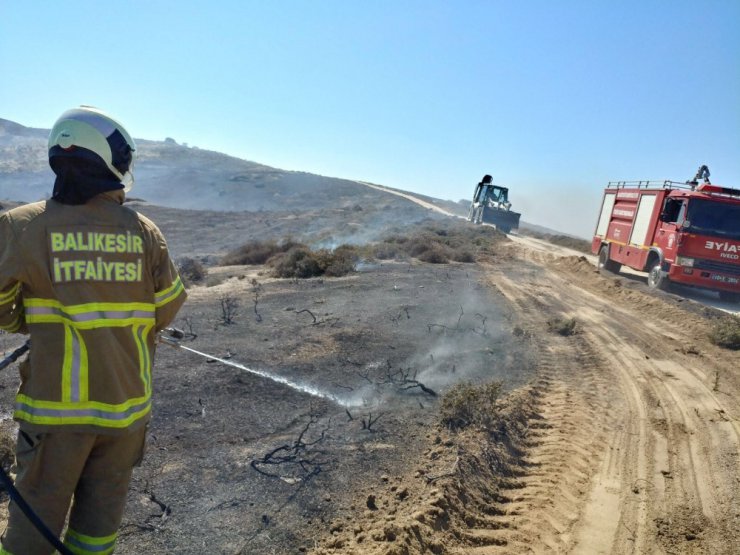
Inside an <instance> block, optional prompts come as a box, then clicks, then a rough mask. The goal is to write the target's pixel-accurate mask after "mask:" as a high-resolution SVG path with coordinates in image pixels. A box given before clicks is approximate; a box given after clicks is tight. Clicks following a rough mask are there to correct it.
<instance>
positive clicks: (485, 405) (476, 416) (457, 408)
mask: <svg viewBox="0 0 740 555" xmlns="http://www.w3.org/2000/svg"><path fill="white" fill-rule="evenodd" d="M501 385H502V384H501V382H490V383H487V384H483V385H473V384H471V383H459V384H457V385H455V386H453V387H452V389H450V390H449V391H448V392H447V393H445V394H444V396H443V397H442V405H441V408H440V415H441V418H442V423H443V424H444V425H445V426H447V427H448V428H450V429H451V430H460V429H462V428H467V427H468V426H477V427H480V428H486V429H488V428H491V426H492V424H493V423H494V422H495V420H496V415H497V411H498V407H497V405H496V402H497V401H498V398H499V395H500V394H501Z"/></svg>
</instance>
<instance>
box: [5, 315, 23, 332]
mask: <svg viewBox="0 0 740 555" xmlns="http://www.w3.org/2000/svg"><path fill="white" fill-rule="evenodd" d="M22 323H23V321H22V319H21V317H20V314H19V315H18V316H16V318H15V320H13V323H12V324H4V325H2V326H0V330H4V331H7V332H8V333H15V332H17V331H18V330H19V329H21V324H22Z"/></svg>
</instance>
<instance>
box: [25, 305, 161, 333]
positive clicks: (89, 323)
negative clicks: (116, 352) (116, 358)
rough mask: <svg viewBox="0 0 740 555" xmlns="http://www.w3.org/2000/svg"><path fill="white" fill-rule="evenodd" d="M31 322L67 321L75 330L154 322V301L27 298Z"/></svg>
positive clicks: (28, 317)
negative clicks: (77, 302)
mask: <svg viewBox="0 0 740 555" xmlns="http://www.w3.org/2000/svg"><path fill="white" fill-rule="evenodd" d="M24 305H25V307H26V321H27V322H28V323H29V324H66V325H70V326H73V327H75V328H76V329H82V330H89V329H96V328H112V327H125V326H133V325H137V324H144V325H145V324H149V323H151V322H153V321H154V317H155V308H154V304H152V303H87V304H81V305H69V306H65V305H63V304H62V303H60V302H59V301H56V300H54V299H35V298H33V299H24Z"/></svg>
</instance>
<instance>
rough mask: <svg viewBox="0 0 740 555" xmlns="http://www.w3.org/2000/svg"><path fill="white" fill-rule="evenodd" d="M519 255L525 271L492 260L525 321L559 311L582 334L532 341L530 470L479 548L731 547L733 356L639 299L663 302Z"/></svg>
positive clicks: (533, 254) (737, 430) (735, 429)
mask: <svg viewBox="0 0 740 555" xmlns="http://www.w3.org/2000/svg"><path fill="white" fill-rule="evenodd" d="M517 253H518V254H517V256H521V257H523V258H525V259H526V260H527V261H528V262H529V263H531V264H533V266H532V270H531V271H529V272H525V273H524V275H520V276H512V275H511V274H510V273H505V272H502V271H500V270H499V269H498V268H496V267H494V266H492V267H491V268H490V270H489V272H490V279H491V282H492V284H493V285H494V286H495V287H497V288H498V289H499V290H500V291H501V292H502V293H503V294H504V295H505V297H506V298H507V299H508V300H509V301H510V303H511V304H512V306H513V307H514V309H515V312H516V314H517V316H518V317H519V318H520V320H521V321H522V322H523V325H525V326H526V327H527V328H528V329H530V330H532V332H533V334H534V333H536V331H537V330H538V329H539V330H541V329H542V327H544V326H545V325H546V322H547V320H548V319H552V318H554V317H557V316H558V315H560V316H562V317H568V318H571V317H573V318H575V319H576V320H577V321H578V323H579V333H577V334H576V335H573V336H570V337H567V338H559V337H554V336H550V337H546V338H544V340H542V339H541V340H540V341H538V343H537V344H536V345H533V348H536V349H538V350H539V352H540V356H541V361H542V362H541V376H542V377H541V380H540V385H539V387H541V389H542V397H541V400H540V414H541V416H542V417H543V419H544V422H545V423H546V426H543V427H542V429H541V430H538V431H537V433H536V435H538V436H540V439H539V442H538V443H537V444H536V445H535V446H533V448H532V449H531V450H530V452H529V454H528V462H529V463H531V464H532V465H533V466H532V467H533V468H536V470H535V471H533V472H530V473H529V474H528V475H527V476H526V477H524V478H522V479H521V480H520V486H522V487H521V488H520V489H518V490H517V495H516V497H515V498H514V499H513V501H512V503H510V504H509V505H508V507H507V509H506V515H505V516H504V517H502V518H501V520H502V522H499V525H500V530H498V531H493V532H492V531H490V530H489V531H486V532H484V531H477V532H476V533H477V534H478V535H481V536H483V535H485V536H486V538H487V541H486V543H487V544H488V545H485V546H479V547H477V548H476V549H475V550H474V552H475V553H480V554H484V553H485V554H488V553H530V552H532V553H538V552H546V551H554V552H569V553H584V554H586V553H588V554H592V553H614V554H617V553H619V554H621V553H728V554H729V553H737V552H739V551H740V543H739V542H740V538H739V536H738V534H739V532H740V517H739V515H738V509H737V507H738V489H739V488H738V486H739V484H738V476H740V472H739V471H740V465H739V464H738V445H740V426H739V425H738V416H739V415H738V412H737V399H738V391H737V387H736V384H737V381H736V377H737V373H738V357H737V356H735V354H732V355H730V354H728V353H727V352H723V351H721V350H718V349H715V348H714V347H713V346H712V345H711V344H708V343H707V342H705V341H704V340H703V339H701V337H697V329H696V327H693V326H682V325H681V323H682V321H684V320H685V319H686V318H689V317H690V315H688V314H684V315H683V319H675V318H674V317H675V316H676V314H675V313H674V311H673V310H672V309H668V308H667V307H666V308H665V309H664V310H663V311H661V310H659V309H655V308H654V306H650V307H648V305H645V306H642V305H641V303H640V298H642V297H645V298H646V299H647V301H649V302H652V303H653V304H654V305H655V304H656V303H657V305H658V306H659V303H660V301H659V300H651V299H649V296H648V295H644V294H638V293H634V298H633V299H631V300H630V302H625V299H624V298H621V297H610V296H609V295H608V294H607V295H604V294H603V291H599V290H600V289H606V288H605V287H604V284H605V283H606V280H605V279H604V278H602V277H600V276H598V275H596V274H595V273H594V272H590V273H589V272H587V271H586V272H584V271H583V270H584V268H583V267H581V268H574V267H573V264H572V263H571V264H570V265H569V264H567V263H565V264H560V268H561V269H560V270H559V271H557V272H556V271H552V270H551V269H550V268H548V266H553V264H552V262H553V261H554V257H551V256H548V255H546V254H544V253H542V252H541V251H536V250H535V251H533V250H529V249H517ZM571 262H572V261H571ZM569 266H570V267H569ZM579 270H580V273H579ZM595 291H599V292H600V294H595ZM647 301H646V302H647ZM697 345H698V346H697ZM725 378H727V379H725Z"/></svg>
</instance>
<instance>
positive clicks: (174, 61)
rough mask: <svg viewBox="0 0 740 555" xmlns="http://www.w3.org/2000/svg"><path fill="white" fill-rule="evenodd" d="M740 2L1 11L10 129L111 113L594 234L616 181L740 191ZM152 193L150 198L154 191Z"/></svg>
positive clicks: (206, 142)
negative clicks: (499, 192)
mask: <svg viewBox="0 0 740 555" xmlns="http://www.w3.org/2000/svg"><path fill="white" fill-rule="evenodd" d="M739 29H740V0H702V1H699V0H693V1H681V0H665V1H658V0H640V1H632V0H629V1H626V0H621V1H606V0H591V1H588V0H580V1H573V0H557V1H553V0H547V1H527V0H520V1H494V0H491V1H472V0H470V1H464V0H457V1H454V2H453V1H444V2H443V1H435V0H424V1H404V0H395V1H391V0H388V1H384V0H372V1H370V0H366V1H359V0H357V1H354V0H341V1H322V0H313V1H297V0H296V1H272V2H267V1H262V0H260V1H256V0H255V1H245V0H242V1H218V0H210V1H205V2H194V1H186V0H180V1H178V2H174V1H173V2H164V1H157V0H147V1H129V2H118V3H110V2H100V1H86V2H83V1H74V0H68V1H65V2H47V1H29V2H19V1H12V0H0V117H2V118H6V119H10V120H13V121H16V122H18V123H21V124H23V125H27V126H33V127H51V125H52V124H53V122H54V120H55V119H56V117H57V116H58V115H59V114H60V113H61V112H62V111H64V110H65V109H67V108H69V107H73V106H76V105H79V104H91V105H95V106H98V107H100V108H103V109H105V110H107V111H109V112H110V113H111V114H113V115H114V116H116V117H118V118H119V119H120V120H121V121H122V122H123V123H124V124H125V125H126V126H127V127H128V128H129V130H130V131H131V132H132V133H133V134H134V136H136V137H141V138H147V139H159V140H162V139H164V138H165V137H173V138H175V139H176V140H177V141H178V142H186V143H188V144H190V145H195V146H198V147H200V148H207V149H212V150H218V151H222V152H225V153H228V154H232V155H235V156H239V157H241V158H246V159H248V160H253V161H256V162H260V163H264V164H268V165H271V166H276V167H280V168H284V169H289V170H303V171H310V172H315V173H320V174H324V175H330V176H337V177H345V178H350V179H359V180H367V181H372V182H375V183H380V184H384V185H389V186H393V187H398V188H402V189H406V190H410V191H416V192H422V193H425V194H428V195H431V196H435V197H439V198H445V199H451V200H459V199H461V198H469V197H471V196H472V192H473V188H474V185H475V183H477V181H478V180H479V179H480V177H481V176H482V175H483V174H484V173H490V174H492V175H493V176H494V181H495V182H496V183H500V184H503V185H507V186H509V187H510V189H511V192H510V195H511V200H512V201H513V203H514V208H515V209H518V210H520V211H521V212H522V213H523V219H524V220H526V221H530V222H533V223H539V224H543V225H547V226H550V227H553V228H556V229H558V230H561V231H565V232H570V233H574V234H578V235H582V236H586V237H588V236H590V235H591V233H592V232H593V227H594V224H595V221H596V216H597V214H596V211H597V209H598V205H599V203H600V200H601V190H602V188H603V186H604V185H605V184H606V182H607V181H609V180H617V179H648V178H650V179H675V180H685V179H688V178H689V177H692V176H693V174H694V172H695V171H696V169H697V168H698V166H699V165H700V164H703V163H706V164H708V165H709V167H710V169H711V171H712V179H713V181H714V182H716V183H721V184H724V185H727V186H734V187H740V31H739ZM137 187H141V188H142V190H141V194H142V196H144V192H143V188H144V187H145V183H141V182H139V183H137Z"/></svg>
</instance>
